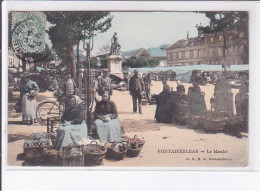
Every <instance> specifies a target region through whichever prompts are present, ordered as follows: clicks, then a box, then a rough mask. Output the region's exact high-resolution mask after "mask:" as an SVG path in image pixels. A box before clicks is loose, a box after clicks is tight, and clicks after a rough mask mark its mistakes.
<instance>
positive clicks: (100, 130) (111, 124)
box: [94, 91, 121, 142]
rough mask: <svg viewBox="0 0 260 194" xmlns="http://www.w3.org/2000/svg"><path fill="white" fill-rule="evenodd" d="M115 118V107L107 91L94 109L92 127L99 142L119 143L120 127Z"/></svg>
mask: <svg viewBox="0 0 260 194" xmlns="http://www.w3.org/2000/svg"><path fill="white" fill-rule="evenodd" d="M117 116H118V115H117V109H116V105H115V103H114V102H113V101H111V100H110V96H109V91H105V92H104V93H103V95H102V100H101V101H99V102H97V105H96V109H95V118H96V120H95V122H94V126H95V128H96V131H97V134H98V136H99V139H100V141H102V142H113V141H118V142H120V141H121V127H120V121H119V119H118V118H117Z"/></svg>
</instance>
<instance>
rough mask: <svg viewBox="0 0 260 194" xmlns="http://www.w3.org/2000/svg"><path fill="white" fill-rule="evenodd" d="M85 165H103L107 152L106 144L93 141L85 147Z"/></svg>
mask: <svg viewBox="0 0 260 194" xmlns="http://www.w3.org/2000/svg"><path fill="white" fill-rule="evenodd" d="M83 153H84V161H85V166H96V165H101V164H102V161H103V158H104V157H105V155H106V153H107V148H106V147H105V146H102V145H99V144H98V142H97V141H92V142H90V144H88V145H84V148H83Z"/></svg>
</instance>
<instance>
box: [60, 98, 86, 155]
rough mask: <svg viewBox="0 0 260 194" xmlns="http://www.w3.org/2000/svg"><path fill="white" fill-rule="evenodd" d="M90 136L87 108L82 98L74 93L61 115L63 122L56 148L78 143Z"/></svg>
mask: <svg viewBox="0 0 260 194" xmlns="http://www.w3.org/2000/svg"><path fill="white" fill-rule="evenodd" d="M87 136H88V127H87V125H86V122H85V109H84V105H83V102H82V101H81V99H80V98H79V97H78V96H76V95H73V96H71V97H70V98H69V99H68V100H67V102H66V110H65V111H64V114H63V115H62V117H61V124H60V126H59V127H58V129H57V142H56V145H55V148H56V149H57V150H59V149H60V148H62V147H65V146H68V145H70V144H78V143H79V141H81V140H82V139H83V138H87Z"/></svg>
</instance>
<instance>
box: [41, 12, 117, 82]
mask: <svg viewBox="0 0 260 194" xmlns="http://www.w3.org/2000/svg"><path fill="white" fill-rule="evenodd" d="M46 16H47V21H49V22H50V23H51V24H53V25H54V26H52V27H50V29H49V35H50V39H51V41H52V44H53V48H54V50H55V51H56V53H57V55H58V56H59V57H60V58H61V59H62V61H63V63H65V64H66V65H68V69H69V71H70V72H71V74H72V77H73V78H74V79H75V78H76V75H77V72H79V57H78V56H79V44H80V41H82V40H90V39H91V38H93V37H94V36H96V34H97V33H103V32H106V31H107V30H108V29H109V28H110V27H111V21H112V16H110V13H109V12H103V11H101V12H91V11H85V12H66V11H59V12H46ZM75 45H77V68H76V67H75V63H74V53H73V47H74V46H75ZM76 71H77V72H76Z"/></svg>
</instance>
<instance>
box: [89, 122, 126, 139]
mask: <svg viewBox="0 0 260 194" xmlns="http://www.w3.org/2000/svg"><path fill="white" fill-rule="evenodd" d="M94 125H95V128H96V130H97V134H98V136H99V139H100V141H101V142H113V141H117V142H120V141H121V127H120V121H119V119H118V118H116V119H111V120H110V121H108V122H106V123H104V122H103V121H102V120H101V119H97V120H95V122H94Z"/></svg>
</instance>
